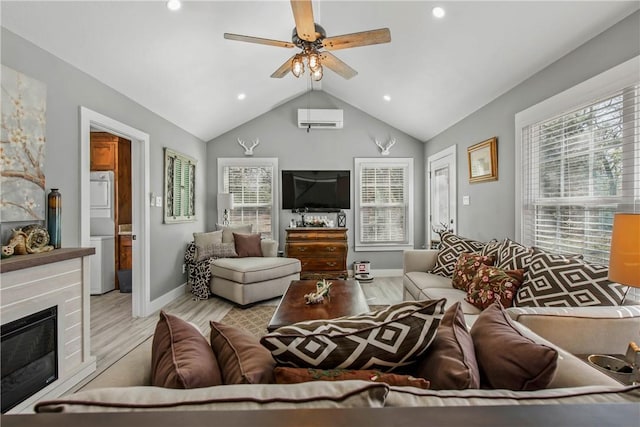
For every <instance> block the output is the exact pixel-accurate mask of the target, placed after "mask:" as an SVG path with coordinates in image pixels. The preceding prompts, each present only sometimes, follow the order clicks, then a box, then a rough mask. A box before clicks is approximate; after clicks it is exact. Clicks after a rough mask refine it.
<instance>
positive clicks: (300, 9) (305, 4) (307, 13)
mask: <svg viewBox="0 0 640 427" xmlns="http://www.w3.org/2000/svg"><path fill="white" fill-rule="evenodd" d="M291 10H292V11H293V19H294V20H295V21H296V32H297V33H298V37H300V38H301V39H302V40H306V41H308V42H313V41H316V38H317V36H316V24H315V21H314V20H313V6H312V4H311V0H291Z"/></svg>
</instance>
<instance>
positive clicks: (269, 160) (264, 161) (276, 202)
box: [216, 157, 280, 240]
mask: <svg viewBox="0 0 640 427" xmlns="http://www.w3.org/2000/svg"><path fill="white" fill-rule="evenodd" d="M225 166H269V167H272V168H273V177H272V187H271V235H272V237H271V238H272V239H274V240H278V233H279V232H280V222H279V213H280V197H279V194H280V180H279V177H280V169H279V168H278V158H277V157H218V193H223V192H224V176H223V169H224V167H225ZM216 211H217V212H218V223H220V221H219V219H220V218H222V211H221V210H220V209H219V208H218V207H217V206H216Z"/></svg>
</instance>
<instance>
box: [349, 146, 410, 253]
mask: <svg viewBox="0 0 640 427" xmlns="http://www.w3.org/2000/svg"><path fill="white" fill-rule="evenodd" d="M353 162H354V172H355V176H354V187H355V198H354V208H355V217H354V228H355V233H354V238H355V242H354V246H353V249H354V251H355V252H373V251H404V250H408V249H413V245H414V238H413V230H414V227H413V211H414V196H413V188H414V186H413V173H414V172H413V157H392V158H388V157H387V158H379V157H355V158H354V159H353ZM371 164H376V165H379V166H398V165H403V166H406V168H407V188H406V191H407V196H408V200H407V205H408V206H407V209H406V215H407V240H408V241H407V243H400V244H398V243H393V244H385V243H375V244H372V243H359V242H360V231H361V230H360V228H361V227H360V184H361V183H360V174H361V170H362V166H363V165H365V166H366V165H371Z"/></svg>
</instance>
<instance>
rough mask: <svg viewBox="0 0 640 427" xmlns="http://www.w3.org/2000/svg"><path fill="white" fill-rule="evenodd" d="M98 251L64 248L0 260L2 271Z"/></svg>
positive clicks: (78, 256) (49, 262)
mask: <svg viewBox="0 0 640 427" xmlns="http://www.w3.org/2000/svg"><path fill="white" fill-rule="evenodd" d="M95 253H96V250H95V249H94V248H63V249H56V250H53V251H51V252H43V253H41V254H29V255H14V256H12V257H11V258H6V259H3V260H2V261H0V273H7V272H9V271H15V270H22V269H23V268H29V267H37V266H39V265H44V264H51V263H54V262H59V261H64V260H67V259H72V258H81V257H84V256H89V255H93V254H95Z"/></svg>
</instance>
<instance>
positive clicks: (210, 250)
mask: <svg viewBox="0 0 640 427" xmlns="http://www.w3.org/2000/svg"><path fill="white" fill-rule="evenodd" d="M193 243H194V244H195V245H196V262H200V261H204V260H205V259H208V258H211V257H213V256H215V255H214V252H215V250H216V246H215V245H220V244H221V243H222V231H210V232H208V233H193Z"/></svg>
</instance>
